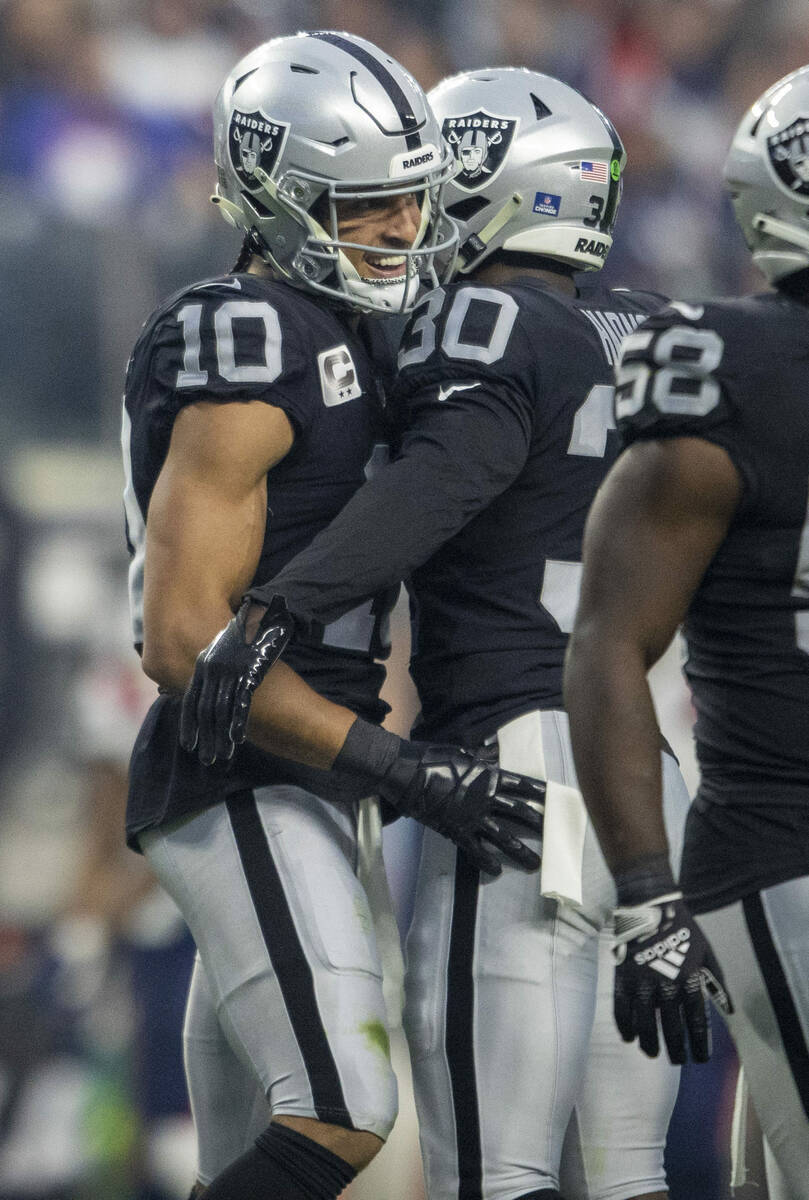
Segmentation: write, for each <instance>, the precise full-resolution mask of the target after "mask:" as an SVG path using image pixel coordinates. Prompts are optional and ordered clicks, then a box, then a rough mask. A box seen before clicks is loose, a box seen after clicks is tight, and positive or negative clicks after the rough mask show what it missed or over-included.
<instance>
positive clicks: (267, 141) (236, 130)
mask: <svg viewBox="0 0 809 1200" xmlns="http://www.w3.org/2000/svg"><path fill="white" fill-rule="evenodd" d="M288 133H289V125H286V124H284V122H283V121H273V120H272V119H271V118H268V117H265V116H264V113H262V112H260V111H256V112H239V110H238V109H235V110H234V113H233V116H232V117H231V118H230V128H229V130H228V147H229V149H230V161H231V162H232V163H233V169H234V170H235V172H236V174H237V175H238V177H239V179H240V180H241V181H242V183H243V184H244V186H245V187H246V188H247V189H248V190H249V191H255V190H257V189H258V188H259V187H260V186H261V185H260V183H259V182H258V180H257V179H256V177H255V170H256V167H261V169H262V171H266V173H267V174H268V175H272V171H273V167H274V166H275V164H276V162H277V161H278V156H279V155H280V153H281V150H282V149H283V146H284V142H285V140H286V136H287V134H288Z"/></svg>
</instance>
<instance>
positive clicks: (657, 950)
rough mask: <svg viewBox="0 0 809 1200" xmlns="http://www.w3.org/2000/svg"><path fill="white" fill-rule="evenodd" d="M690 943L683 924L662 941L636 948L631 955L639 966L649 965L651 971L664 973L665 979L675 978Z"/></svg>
mask: <svg viewBox="0 0 809 1200" xmlns="http://www.w3.org/2000/svg"><path fill="white" fill-rule="evenodd" d="M690 945H691V932H690V930H689V929H688V928H687V927H686V926H683V927H682V928H681V929H678V930H677V931H676V932H675V933H670V934H669V935H668V937H665V938H663V940H662V941H660V942H655V944H654V945H653V946H647V947H646V949H645V950H638V951H637V952H636V953H635V954H633V955H632V957H633V958H634V960H635V962H636V963H637V964H638V966H639V967H643V966H649V967H651V969H652V970H653V971H659V972H660V974H661V975H665V976H666V978H667V979H676V978H677V975H678V973H679V970H680V967H681V966H682V965H683V963H684V962H685V956H686V954H688V950H689V947H690Z"/></svg>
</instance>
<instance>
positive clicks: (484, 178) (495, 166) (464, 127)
mask: <svg viewBox="0 0 809 1200" xmlns="http://www.w3.org/2000/svg"><path fill="white" fill-rule="evenodd" d="M518 124H519V118H515V117H496V116H494V115H493V114H492V113H490V112H487V111H486V109H485V108H479V109H478V110H477V112H471V113H464V114H463V115H462V116H457V117H447V118H446V119H445V120H444V123H443V125H442V126H441V132H442V133H443V135H444V138H445V140H446V141H447V143H448V144H449V145H450V146H451V148H452V153H453V154H454V155H455V157H456V158H457V159H458V162H459V163H460V164H461V170H460V171H459V172H458V174H457V175H455V176H454V177H453V180H452V182H453V183H454V184H457V186H458V187H460V188H463V189H464V191H467V192H474V191H475V190H476V189H477V188H480V187H483V186H484V184H487V183H489V182H491V180H492V179H493V178H494V176H495V175H496V174H497V172H498V171H499V170H500V168H501V167H502V165H503V163H504V162H505V158H506V152H507V150H508V148H509V146H510V145H511V143H512V140H513V138H514V134H515V133H516V131H517V126H518Z"/></svg>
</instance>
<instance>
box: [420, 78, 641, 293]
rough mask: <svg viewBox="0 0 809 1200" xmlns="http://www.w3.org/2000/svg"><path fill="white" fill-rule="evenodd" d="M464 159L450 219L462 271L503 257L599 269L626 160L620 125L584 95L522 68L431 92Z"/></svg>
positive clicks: (449, 192) (450, 195)
mask: <svg viewBox="0 0 809 1200" xmlns="http://www.w3.org/2000/svg"><path fill="white" fill-rule="evenodd" d="M429 100H430V104H431V106H432V109H433V112H434V113H435V115H436V117H437V118H438V121H439V123H440V125H441V131H442V133H443V135H444V138H445V140H446V141H447V143H448V144H449V146H450V149H451V150H452V152H453V154H454V155H455V157H456V159H457V160H458V168H457V173H456V175H455V176H454V178H453V179H452V182H451V183H449V184H448V185H447V189H446V193H445V201H446V206H447V211H448V212H449V214H450V216H451V217H452V218H453V220H454V221H455V222H456V223H457V224H458V227H459V233H460V242H459V250H458V259H457V261H456V269H458V270H460V271H461V272H462V273H466V272H468V271H471V270H473V269H474V268H475V267H478V266H480V264H481V263H483V262H484V261H485V260H486V258H488V256H489V255H490V254H493V253H494V252H495V251H496V250H510V251H516V252H520V253H522V254H532V255H538V256H540V257H543V258H553V259H558V260H560V261H561V262H564V263H569V264H570V265H571V266H574V267H577V268H579V269H580V270H598V269H599V267H602V266H603V265H604V260H605V259H606V257H607V254H608V253H609V249H610V247H611V245H612V227H613V223H614V221H615V213H616V210H617V208H618V202H619V199H620V195H621V184H622V172H623V168H624V164H625V162H626V155H625V153H624V148H623V145H622V144H621V140H620V138H619V137H618V134H617V133H616V132H615V129H614V128H613V125H612V123H611V122H610V121H609V120H608V119H607V117H605V116H604V114H603V113H602V112H601V111H600V109H598V108H596V106H595V105H594V104H591V103H590V101H589V100H586V99H585V98H584V96H582V95H581V93H579V92H577V91H575V89H574V88H571V87H568V85H567V84H565V83H562V82H561V81H560V80H558V79H553V78H552V77H551V76H549V75H540V74H539V73H538V72H536V71H528V70H525V69H523V68H516V67H496V68H492V69H491V70H481V71H466V72H464V73H463V74H461V75H454V76H452V78H450V79H445V80H444V81H443V82H442V83H440V84H438V86H437V87H435V88H433V90H432V91H431V92H430V94H429Z"/></svg>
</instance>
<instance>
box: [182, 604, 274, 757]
mask: <svg viewBox="0 0 809 1200" xmlns="http://www.w3.org/2000/svg"><path fill="white" fill-rule="evenodd" d="M251 606H252V601H249V600H248V601H245V603H244V604H243V605H242V606H241V608H240V609H239V611H238V612H237V613H236V616H235V617H234V618H233V620H232V621H229V622H228V624H227V625H226V626H225V628H224V629H223V630H221V632H220V633H218V634H217V635H216V637H215V638H214V639H213V641H212V642H211V644H210V645H209V646H206V647H205V649H204V650H203V651H202V652H201V653H200V654H199V655H198V657H197V661H196V664H195V666H194V674H193V677H192V679H191V682H190V683H189V685H188V688H187V689H186V693H185V695H184V696H183V705H182V712H181V716H180V745H181V746H182V747H183V749H184V750H189V751H192V750H196V752H197V757H198V758H199V760H200V762H202V763H204V764H205V765H206V766H210V765H211V763H214V762H216V761H217V759H218V760H219V761H222V760H224V759H229V758H232V757H233V753H234V751H235V749H236V747H237V746H239V745H241V743H242V742H243V741H244V739H245V734H246V729H247V718H248V716H249V713H250V701H251V699H252V697H253V692H254V691H255V690H256V688H257V687H258V685H259V684H260V683H261V681H262V679H263V678H264V676H265V675H266V674H267V672H268V671H269V669H270V667H271V666H272V665H273V663H274V662H277V661H278V659H279V658H280V657H281V655H282V654H283V652H284V650H285V648H286V645H287V642H288V641H289V639H290V637H291V636H292V632H293V630H294V627H295V626H294V621H293V618H292V616H291V615H290V613H289V612H288V611H287V607H286V605H285V604H284V601H283V599H282V598H281V597H280V596H275V597H273V600H272V602H271V603H270V605H269V607H268V608H267V610H266V612H265V613H263V615H262V617H261V620H260V621H259V623H258V627H257V629H256V632H255V634H254V635H253V637H252V639H251V640H250V641H247V639H246V633H245V625H246V621H247V614H248V612H249V610H250V608H251Z"/></svg>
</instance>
